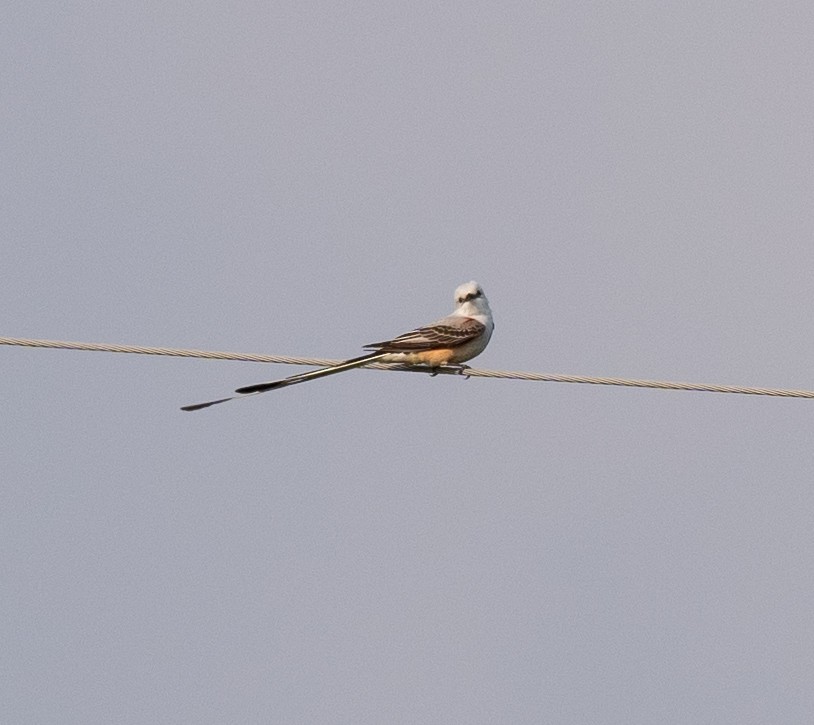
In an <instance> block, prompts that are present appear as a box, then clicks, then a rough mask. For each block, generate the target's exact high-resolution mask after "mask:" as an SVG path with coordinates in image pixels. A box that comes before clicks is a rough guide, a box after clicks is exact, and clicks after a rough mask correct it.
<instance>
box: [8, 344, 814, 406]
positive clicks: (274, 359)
mask: <svg viewBox="0 0 814 725" xmlns="http://www.w3.org/2000/svg"><path fill="white" fill-rule="evenodd" d="M0 345H14V346H18V347H44V348H52V349H58V350H92V351H97V352H123V353H134V354H137V355H163V356H167V357H192V358H204V359H207V360H239V361H244V362H264V363H282V364H286V365H313V366H317V367H324V366H328V365H336V364H337V363H340V362H342V360H332V359H323V358H310V357H290V356H287V355H254V354H250V353H235V352H219V351H211V350H188V349H183V348H174V347H144V346H141V345H114V344H108V343H96V342H63V341H59V340H31V339H27V338H19V337H0ZM365 367H368V368H373V369H376V370H398V371H401V372H421V373H430V372H433V371H431V370H429V369H426V368H418V367H415V368H411V367H406V366H403V365H388V364H386V363H372V364H370V365H367V366H365ZM436 372H438V373H440V374H443V375H460V374H461V371H460V369H459V368H457V367H442V368H438V370H437V371H436ZM465 374H466V375H467V376H471V377H473V378H502V379H506V380H533V381H540V382H551V383H583V384H587V385H617V386H623V387H630V388H656V389H660V390H694V391H698V392H704V393H737V394H740V395H768V396H773V397H780V398H814V390H789V389H787V388H755V387H747V386H740V385H709V384H706V383H682V382H672V381H665V380H635V379H629V378H599V377H591V376H587V375H559V374H556V373H524V372H513V371H509V370H481V369H477V368H469V369H467V370H466V372H465Z"/></svg>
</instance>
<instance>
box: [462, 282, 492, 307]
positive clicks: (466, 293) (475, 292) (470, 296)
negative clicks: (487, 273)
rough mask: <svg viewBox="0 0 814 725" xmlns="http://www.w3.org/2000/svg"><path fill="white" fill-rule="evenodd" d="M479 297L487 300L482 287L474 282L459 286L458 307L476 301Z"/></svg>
mask: <svg viewBox="0 0 814 725" xmlns="http://www.w3.org/2000/svg"><path fill="white" fill-rule="evenodd" d="M479 297H483V298H484V299H485V298H486V297H485V295H484V294H483V290H482V289H481V287H480V285H479V284H478V283H477V282H474V281H472V282H464V283H463V284H462V285H459V287H458V289H456V290H455V304H456V305H462V304H463V303H464V302H469V301H470V300H476V299H478V298H479Z"/></svg>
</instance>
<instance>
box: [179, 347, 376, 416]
mask: <svg viewBox="0 0 814 725" xmlns="http://www.w3.org/2000/svg"><path fill="white" fill-rule="evenodd" d="M386 354H387V353H383V352H373V353H370V354H369V355H362V356H361V357H355V358H353V359H351V360H345V362H343V363H339V365H331V366H330V367H327V368H319V369H318V370H311V371H309V372H307V373H300V374H299V375H292V376H291V377H288V378H282V379H281V380H272V381H271V382H268V383H256V384H255V385H246V386H245V387H242V388H238V389H237V390H235V392H236V393H237V395H232V396H231V397H229V398H220V399H219V400H210V401H207V402H206V403H195V404H194V405H185V406H184V407H183V408H181V410H186V411H192V410H202V409H203V408H208V407H209V406H210V405H218V404H219V403H226V402H228V401H229V400H240V399H242V398H247V397H249V396H250V395H257V394H258V393H265V392H267V391H269V390H276V389H277V388H285V387H287V386H289V385H296V384H297V383H305V382H307V381H308V380H316V379H317V378H324V377H325V376H327V375H334V374H336V373H342V372H345V370H353V368H360V367H362V366H363V365H367V364H368V363H371V362H373V361H374V360H378V359H379V358H382V357H384V356H385V355H386Z"/></svg>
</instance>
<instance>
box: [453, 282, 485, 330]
mask: <svg viewBox="0 0 814 725" xmlns="http://www.w3.org/2000/svg"><path fill="white" fill-rule="evenodd" d="M453 314H455V315H460V316H462V317H474V318H475V319H477V320H479V321H484V320H485V319H487V318H491V316H492V311H491V310H490V309H489V301H488V300H487V299H486V295H485V294H483V289H482V288H481V286H480V285H479V284H478V283H477V282H465V283H464V284H462V285H461V286H460V287H458V289H456V290H455V312H454V313H453ZM481 318H483V319H481Z"/></svg>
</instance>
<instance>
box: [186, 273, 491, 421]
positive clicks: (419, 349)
mask: <svg viewBox="0 0 814 725" xmlns="http://www.w3.org/2000/svg"><path fill="white" fill-rule="evenodd" d="M494 329H495V324H494V320H493V319H492V310H491V309H490V308H489V301H488V300H487V299H486V295H485V294H484V293H483V288H482V287H481V286H480V285H479V284H478V283H477V282H474V281H472V282H465V283H464V284H462V285H459V286H458V288H457V289H456V290H455V309H454V310H453V311H452V313H451V314H449V315H447V316H446V317H443V318H441V319H440V320H437V321H436V322H433V323H431V324H429V325H424V326H423V327H417V328H416V329H414V330H411V331H410V332H405V333H404V334H403V335H399V336H398V337H394V338H393V339H391V340H384V341H382V342H372V343H370V344H368V345H364V346H363V348H362V349H363V350H371V351H372V352H369V353H367V354H365V355H361V356H360V357H354V358H351V359H350V360H345V361H344V362H341V363H337V364H336V365H330V366H328V367H324V368H318V369H317V370H310V371H309V372H306V373H300V374H298V375H292V376H290V377H288V378H281V379H280V380H272V381H270V382H266V383H256V384H254V385H246V386H244V387H242V388H238V389H237V390H235V393H237V394H236V395H232V396H229V397H228V398H219V399H218V400H210V401H207V402H205V403H194V404H193V405H185V406H183V407H182V408H181V410H185V411H194V410H202V409H203V408H208V407H210V406H212V405H218V404H220V403H226V402H228V401H230V400H240V399H242V398H246V397H249V396H251V395H258V394H259V393H266V392H268V391H270V390H278V389H280V388H285V387H288V386H290V385H298V384H299V383H305V382H308V381H309V380H317V379H318V378H324V377H326V376H328V375H335V374H337V373H343V372H345V371H347V370H353V369H354V368H359V367H362V366H364V365H369V364H370V363H372V362H381V363H400V364H402V365H407V366H409V367H413V366H420V367H425V368H428V369H429V370H430V371H431V372H432V373H433V375H435V374H437V371H438V368H440V367H443V366H454V367H457V368H458V372H460V373H462V374H465V372H466V369H467V367H468V366H467V365H464V364H463V363H465V362H467V361H468V360H471V359H472V358H474V357H475V356H477V355H480V353H482V352H483V351H484V349H485V348H486V346H487V345H488V344H489V340H490V339H491V337H492V332H493V330H494Z"/></svg>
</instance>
